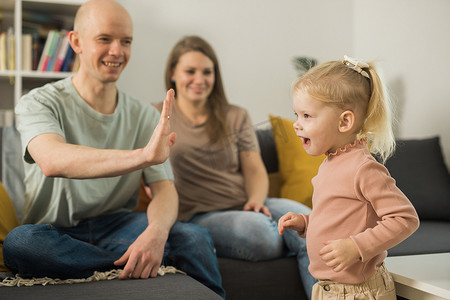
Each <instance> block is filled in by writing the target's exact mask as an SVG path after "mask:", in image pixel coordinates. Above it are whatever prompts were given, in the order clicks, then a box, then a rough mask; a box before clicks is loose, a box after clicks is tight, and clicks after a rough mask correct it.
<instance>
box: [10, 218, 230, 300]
mask: <svg viewBox="0 0 450 300" xmlns="http://www.w3.org/2000/svg"><path fill="white" fill-rule="evenodd" d="M147 226H148V220H147V215H146V213H145V212H131V213H130V212H123V213H118V214H113V215H108V216H102V217H99V218H96V219H92V220H87V221H83V222H80V223H79V224H78V225H77V226H75V227H69V228H59V227H55V226H52V225H49V224H43V225H22V226H19V227H17V228H15V229H13V230H12V231H11V232H10V233H9V234H8V235H7V236H6V239H5V241H4V244H3V255H4V262H5V265H6V266H7V267H8V268H9V269H10V270H11V271H13V272H15V273H18V274H19V275H20V276H22V277H24V278H29V277H44V276H48V277H52V278H61V279H66V278H84V277H89V276H91V275H92V274H93V273H94V271H108V270H111V269H116V268H117V267H116V266H115V265H114V261H115V260H117V259H119V258H120V257H121V256H122V255H123V254H124V253H125V251H126V250H127V249H128V247H129V246H130V245H131V244H132V243H133V242H134V241H135V240H136V238H137V237H138V236H139V235H140V234H141V233H142V232H143V231H144V229H145V228H146V227H147ZM162 264H163V265H166V266H168V265H169V266H174V267H176V268H177V269H179V270H182V271H184V272H186V273H187V274H188V275H190V276H191V277H193V278H194V279H196V280H198V281H199V282H201V283H203V284H204V285H206V286H207V287H209V288H210V289H212V290H213V291H214V292H216V293H217V294H219V295H220V296H222V297H225V291H224V289H223V288H222V277H221V275H220V272H219V265H218V262H217V257H216V255H215V253H214V245H213V242H212V239H211V234H210V232H209V231H208V230H207V229H205V228H203V227H201V226H198V225H195V224H187V223H181V222H176V223H175V224H174V225H173V226H172V229H171V230H170V233H169V237H168V240H167V243H166V245H165V251H164V258H163V262H162Z"/></svg>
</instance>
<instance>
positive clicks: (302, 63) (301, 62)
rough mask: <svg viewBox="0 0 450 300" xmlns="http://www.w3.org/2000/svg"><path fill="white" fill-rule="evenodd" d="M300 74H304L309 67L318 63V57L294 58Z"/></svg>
mask: <svg viewBox="0 0 450 300" xmlns="http://www.w3.org/2000/svg"><path fill="white" fill-rule="evenodd" d="M292 62H293V63H294V67H295V69H296V70H297V73H298V76H299V77H300V76H303V74H305V73H306V72H307V71H308V70H309V69H311V68H312V67H314V66H316V65H317V59H315V58H312V57H306V56H296V57H294V58H293V59H292Z"/></svg>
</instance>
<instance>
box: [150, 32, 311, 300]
mask: <svg viewBox="0 0 450 300" xmlns="http://www.w3.org/2000/svg"><path fill="white" fill-rule="evenodd" d="M165 82H166V88H167V89H171V88H172V89H174V90H175V95H176V105H174V108H173V112H172V116H171V117H170V118H171V126H172V129H173V131H175V132H176V133H177V141H176V143H175V144H174V146H173V147H172V149H171V153H170V160H171V163H172V167H173V171H174V174H175V185H176V188H177V192H178V194H179V200H180V208H179V216H178V217H179V219H180V220H181V221H185V222H190V223H195V224H199V225H201V226H203V227H206V228H208V229H209V230H210V231H211V234H212V237H213V240H214V245H215V248H216V251H217V256H221V257H231V258H237V259H243V260H250V261H259V260H267V259H273V258H277V257H281V256H283V255H285V254H286V253H285V249H286V246H287V249H288V250H289V253H290V254H293V255H296V256H297V260H298V264H299V271H300V275H301V277H302V281H303V284H304V287H305V290H306V292H307V294H308V296H309V295H310V293H311V288H312V285H313V284H314V283H315V279H314V278H313V277H311V275H310V274H309V272H308V265H309V259H308V255H307V252H306V244H305V240H304V239H302V238H300V237H299V236H298V235H297V233H296V232H294V231H291V230H289V231H290V232H289V233H285V234H284V235H283V236H280V235H279V234H278V232H277V221H278V219H279V218H280V217H281V216H282V215H283V214H285V213H287V212H288V211H295V212H297V213H300V212H301V213H309V212H310V209H309V208H308V207H306V206H304V205H302V204H300V203H298V202H295V201H291V200H287V199H273V198H267V193H268V184H269V183H268V176H267V172H266V169H265V167H264V164H263V161H262V158H261V155H260V153H259V145H258V141H257V138H256V134H255V131H254V129H253V127H252V122H251V120H250V117H249V115H248V113H247V112H246V110H244V109H243V108H241V107H238V106H235V105H231V104H229V103H228V101H227V98H226V97H225V92H224V88H223V84H222V78H221V74H220V69H219V63H218V60H217V58H216V55H215V53H214V50H213V49H212V48H211V46H210V45H209V44H208V43H207V42H206V41H204V40H203V39H201V38H200V37H197V36H188V37H185V38H183V39H181V40H180V41H179V42H178V43H177V44H176V45H175V47H174V48H173V50H172V52H171V53H170V55H169V58H168V62H167V66H166V74H165ZM156 106H157V107H158V108H159V109H161V107H162V103H159V104H157V105H156Z"/></svg>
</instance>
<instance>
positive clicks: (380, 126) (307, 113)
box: [278, 56, 419, 299]
mask: <svg viewBox="0 0 450 300" xmlns="http://www.w3.org/2000/svg"><path fill="white" fill-rule="evenodd" d="M293 108H294V112H295V115H296V116H297V119H296V121H295V122H294V130H295V132H296V134H297V136H298V137H299V138H300V139H301V140H302V142H303V148H304V149H305V150H306V152H307V153H308V154H309V155H313V156H316V155H321V154H324V153H325V154H326V155H327V157H326V159H325V160H324V161H323V163H322V164H321V166H320V168H319V171H318V174H317V176H316V177H314V178H313V180H312V184H313V187H314V194H313V198H312V204H313V210H312V212H311V213H310V214H307V215H305V214H296V213H293V212H289V213H287V214H285V215H284V216H283V217H281V218H280V220H279V222H278V231H279V233H280V234H283V232H284V230H285V229H294V230H296V231H297V232H298V233H299V235H300V236H301V237H305V236H306V243H307V249H308V255H309V258H310V265H309V271H310V273H311V274H312V275H313V276H314V277H315V278H317V279H319V282H318V283H316V284H315V285H314V287H313V297H312V298H313V299H350V298H351V299H396V296H395V287H394V284H393V281H392V277H391V275H390V274H389V272H388V271H387V270H386V268H385V266H384V263H383V260H384V258H385V257H386V255H387V251H386V250H387V249H389V248H391V247H393V246H395V245H396V244H398V243H400V242H401V241H402V240H404V239H406V238H407V237H408V236H409V235H411V234H412V233H413V232H414V231H415V230H416V229H417V227H418V226H419V219H418V216H417V213H416V211H415V209H414V207H413V206H412V204H411V203H410V202H409V200H408V199H407V198H406V196H405V195H404V194H403V193H402V192H401V191H400V190H399V189H398V187H397V186H396V185H395V180H394V179H393V178H392V177H391V176H390V175H389V172H388V171H387V169H386V168H385V167H384V166H383V165H382V164H381V163H379V162H377V160H375V159H374V158H373V156H372V154H374V155H375V156H377V157H378V158H379V159H380V160H381V161H382V162H383V163H384V162H385V161H386V159H387V158H388V157H389V156H390V155H391V153H392V152H393V150H394V148H395V140H394V136H393V132H392V126H391V108H390V105H389V101H388V99H387V97H386V94H385V92H384V88H383V85H382V82H381V80H380V78H379V76H378V75H377V72H376V71H375V69H374V66H373V64H372V63H365V62H362V61H358V60H355V59H352V58H349V57H347V56H345V57H344V60H343V61H332V62H328V63H324V64H321V65H319V66H316V67H314V68H312V69H311V70H309V71H308V72H307V73H306V74H305V75H304V76H302V77H301V78H300V79H299V80H298V82H297V83H296V84H295V88H294V97H293Z"/></svg>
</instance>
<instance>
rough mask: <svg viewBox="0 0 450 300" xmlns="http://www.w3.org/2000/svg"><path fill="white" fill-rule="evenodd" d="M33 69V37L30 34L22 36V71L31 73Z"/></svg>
mask: <svg viewBox="0 0 450 300" xmlns="http://www.w3.org/2000/svg"><path fill="white" fill-rule="evenodd" d="M32 67H33V37H32V35H31V33H24V34H22V70H23V71H31V70H32Z"/></svg>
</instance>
